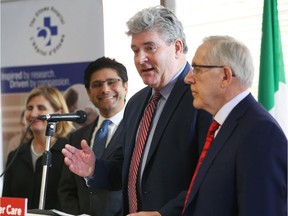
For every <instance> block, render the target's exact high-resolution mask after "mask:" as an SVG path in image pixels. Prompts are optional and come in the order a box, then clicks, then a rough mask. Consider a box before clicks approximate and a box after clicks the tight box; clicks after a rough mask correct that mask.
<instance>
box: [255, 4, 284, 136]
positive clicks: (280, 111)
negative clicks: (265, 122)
mask: <svg viewBox="0 0 288 216" xmlns="http://www.w3.org/2000/svg"><path fill="white" fill-rule="evenodd" d="M258 101H259V102H260V103H261V104H262V105H263V106H264V107H265V108H266V109H267V110H268V111H269V112H270V113H271V114H272V116H274V118H275V119H276V120H277V121H278V122H279V124H280V126H281V127H282V129H283V131H284V133H285V135H286V137H287V138H288V85H287V82H286V79H285V71H284V62H283V53H282V44H281V35H280V28H279V22H278V10H277V0H264V8H263V21H262V40H261V54H260V71H259V88H258Z"/></svg>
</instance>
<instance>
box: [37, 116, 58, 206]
mask: <svg viewBox="0 0 288 216" xmlns="http://www.w3.org/2000/svg"><path fill="white" fill-rule="evenodd" d="M55 127H56V122H49V121H48V123H47V128H46V133H45V135H46V136H47V139H46V147H45V152H44V153H43V160H42V164H43V170H42V181H41V192H40V200H39V209H42V210H43V209H44V206H45V198H46V188H47V176H48V168H49V167H50V166H51V157H52V154H51V152H50V146H51V138H52V136H53V135H54V131H55Z"/></svg>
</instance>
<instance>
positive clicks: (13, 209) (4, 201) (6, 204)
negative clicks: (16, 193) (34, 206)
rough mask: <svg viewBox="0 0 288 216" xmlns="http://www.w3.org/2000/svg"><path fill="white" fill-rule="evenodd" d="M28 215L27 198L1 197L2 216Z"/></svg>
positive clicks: (0, 210)
mask: <svg viewBox="0 0 288 216" xmlns="http://www.w3.org/2000/svg"><path fill="white" fill-rule="evenodd" d="M26 213H27V199H26V198H12V197H0V215H1V216H14V215H15V216H26Z"/></svg>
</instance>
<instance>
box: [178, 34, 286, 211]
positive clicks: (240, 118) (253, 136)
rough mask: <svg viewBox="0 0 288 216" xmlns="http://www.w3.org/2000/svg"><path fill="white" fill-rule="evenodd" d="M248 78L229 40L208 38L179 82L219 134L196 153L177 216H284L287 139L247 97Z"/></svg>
mask: <svg viewBox="0 0 288 216" xmlns="http://www.w3.org/2000/svg"><path fill="white" fill-rule="evenodd" d="M253 74H254V67H253V60H252V57H251V54H250V52H249V50H248V48H247V47H246V46H245V45H244V44H242V43H240V42H238V41H237V40H235V39H234V38H231V37H229V36H211V37H208V38H205V39H204V42H203V44H202V45H200V46H199V48H198V49H197V51H196V53H195V55H194V57H193V60H192V69H191V70H190V72H189V73H188V74H187V75H186V77H185V80H184V81H185V83H186V84H189V85H190V88H191V91H192V95H193V97H194V101H193V105H194V107H195V108H197V109H204V110H206V111H208V112H209V113H210V114H211V115H212V116H213V117H214V120H215V121H214V123H215V124H214V125H217V127H218V129H217V127H215V128H214V130H213V134H211V136H207V139H206V140H207V141H206V142H205V144H204V143H203V145H204V147H202V148H200V149H203V150H202V153H201V156H203V157H201V156H200V159H199V161H198V164H197V168H196V171H195V172H194V175H193V177H192V179H191V182H190V187H189V190H188V193H187V195H186V200H185V204H184V209H183V212H182V215H185V216H191V215H193V216H211V215H213V216H231V215H233V216H240V215H245V216H256V215H261V216H276V215H277V216H284V215H287V138H286V137H285V135H284V133H283V131H282V129H281V128H280V126H279V125H278V123H277V122H276V120H275V119H274V118H273V117H272V116H271V115H270V114H269V113H268V111H267V110H265V109H264V108H263V107H262V106H261V105H260V104H259V103H258V102H257V101H256V100H255V99H254V97H253V96H252V95H251V93H250V92H249V88H250V87H251V85H252V81H253ZM187 109H188V108H187ZM209 131H210V130H209ZM211 131H212V130H211ZM211 133H212V132H211ZM208 135H210V134H209V133H208Z"/></svg>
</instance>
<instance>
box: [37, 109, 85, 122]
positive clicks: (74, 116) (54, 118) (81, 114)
mask: <svg viewBox="0 0 288 216" xmlns="http://www.w3.org/2000/svg"><path fill="white" fill-rule="evenodd" d="M36 119H39V120H41V121H48V122H58V121H73V122H77V123H80V124H81V123H84V122H85V121H86V119H87V113H86V112H85V111H83V110H78V111H77V112H76V113H65V114H48V115H41V116H37V117H36Z"/></svg>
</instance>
